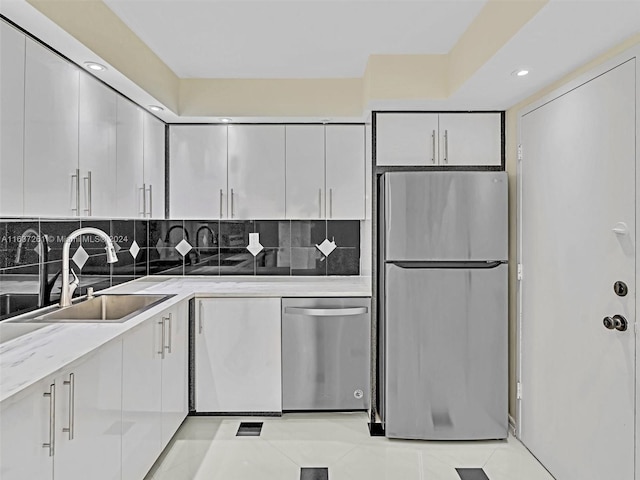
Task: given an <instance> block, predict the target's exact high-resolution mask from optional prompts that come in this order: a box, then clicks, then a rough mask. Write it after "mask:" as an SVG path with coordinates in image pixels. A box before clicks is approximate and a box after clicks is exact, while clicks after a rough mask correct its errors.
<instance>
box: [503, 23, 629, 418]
mask: <svg viewBox="0 0 640 480" xmlns="http://www.w3.org/2000/svg"><path fill="white" fill-rule="evenodd" d="M636 45H640V33H639V34H636V35H634V36H632V37H630V38H628V39H627V40H625V41H624V42H623V43H621V44H619V45H618V46H616V47H614V48H612V49H611V50H609V51H608V52H606V53H604V54H602V55H600V56H599V57H597V58H595V59H594V60H592V61H591V62H589V63H587V64H585V65H583V66H582V67H580V68H578V69H577V70H574V71H573V72H571V73H570V74H568V75H566V76H565V77H563V78H562V79H560V80H558V81H556V82H554V83H552V84H551V85H549V86H547V87H545V88H544V89H542V90H540V91H539V92H537V93H535V94H534V95H532V96H530V97H528V98H526V99H525V100H523V101H521V102H520V103H518V104H516V105H514V106H513V107H511V108H510V109H509V110H507V115H506V117H507V118H506V141H507V145H506V153H507V158H506V165H507V173H508V175H509V414H510V415H511V416H512V417H513V418H515V416H516V368H517V356H518V342H517V331H516V327H517V283H518V281H517V275H516V274H517V232H516V227H517V217H516V215H517V183H516V174H517V155H518V114H519V112H520V111H521V110H522V109H523V108H525V107H526V106H527V105H530V104H532V103H534V102H536V101H538V100H540V99H541V98H543V97H544V96H546V95H548V94H550V93H551V92H553V91H554V90H556V89H558V88H560V87H561V86H562V85H564V84H566V83H568V82H570V81H571V80H573V79H575V78H577V77H579V76H580V75H583V74H585V73H587V72H588V71H589V70H591V69H592V68H594V67H596V66H598V65H600V64H601V63H604V62H606V61H607V60H609V59H611V58H613V57H615V56H617V55H620V54H621V53H622V52H624V51H625V50H628V49H629V48H631V47H634V46H636ZM524 154H525V158H526V152H524Z"/></svg>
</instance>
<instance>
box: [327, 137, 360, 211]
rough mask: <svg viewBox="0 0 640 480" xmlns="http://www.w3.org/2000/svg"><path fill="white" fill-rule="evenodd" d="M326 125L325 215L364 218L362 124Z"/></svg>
mask: <svg viewBox="0 0 640 480" xmlns="http://www.w3.org/2000/svg"><path fill="white" fill-rule="evenodd" d="M326 129H327V130H326V147H325V148H326V175H327V187H326V190H327V218H333V219H352V220H356V219H364V203H365V201H364V182H365V178H364V142H365V139H364V125H327V127H326Z"/></svg>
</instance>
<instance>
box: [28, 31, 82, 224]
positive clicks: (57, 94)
mask: <svg viewBox="0 0 640 480" xmlns="http://www.w3.org/2000/svg"><path fill="white" fill-rule="evenodd" d="M26 47H27V49H26V66H25V72H26V73H25V102H24V106H25V120H24V121H25V125H24V127H25V131H24V139H25V143H24V189H25V190H24V202H25V203H24V213H25V215H34V216H65V217H68V216H71V215H73V216H75V215H78V211H77V209H78V205H79V203H80V202H79V199H78V195H77V192H78V190H79V188H78V183H77V182H78V178H77V176H76V169H77V168H78V83H79V77H80V72H79V70H78V69H77V68H76V67H75V66H73V65H71V64H70V63H69V62H67V61H66V60H64V59H62V58H60V57H58V56H57V55H55V54H54V53H52V52H51V51H49V50H47V49H45V48H44V47H42V46H40V45H38V44H37V43H35V42H34V41H32V40H30V39H27V44H26Z"/></svg>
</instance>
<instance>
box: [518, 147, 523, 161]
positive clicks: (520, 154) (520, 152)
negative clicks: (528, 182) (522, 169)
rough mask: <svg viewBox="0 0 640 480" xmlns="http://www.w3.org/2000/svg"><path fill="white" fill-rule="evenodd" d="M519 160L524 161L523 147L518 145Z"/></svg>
mask: <svg viewBox="0 0 640 480" xmlns="http://www.w3.org/2000/svg"><path fill="white" fill-rule="evenodd" d="M518 160H520V161H522V145H518Z"/></svg>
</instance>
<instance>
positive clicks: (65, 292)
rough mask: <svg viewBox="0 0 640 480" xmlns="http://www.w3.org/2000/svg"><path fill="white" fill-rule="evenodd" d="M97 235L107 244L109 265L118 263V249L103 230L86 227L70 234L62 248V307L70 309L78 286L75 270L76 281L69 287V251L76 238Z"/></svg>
mask: <svg viewBox="0 0 640 480" xmlns="http://www.w3.org/2000/svg"><path fill="white" fill-rule="evenodd" d="M84 234H88V235H96V236H98V237H100V238H102V240H104V243H106V247H105V250H106V251H107V263H115V262H117V261H118V256H117V255H116V249H115V248H114V246H113V242H112V241H111V239H110V238H109V235H107V234H106V233H104V232H103V231H102V230H99V229H97V228H93V227H84V228H79V229H78V230H75V231H73V232H71V233H70V234H69V236H68V237H67V239H66V240H65V241H64V245H63V247H62V293H61V295H60V306H61V307H68V306H69V305H71V297H72V296H73V292H74V290H75V289H76V287H77V286H78V283H79V282H78V277H77V275H76V274H75V272H74V271H73V270H71V272H72V273H73V276H74V278H75V280H74V281H73V283H72V284H71V285H69V250H70V249H71V242H73V241H74V240H75V239H76V237H78V236H80V235H84Z"/></svg>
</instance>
